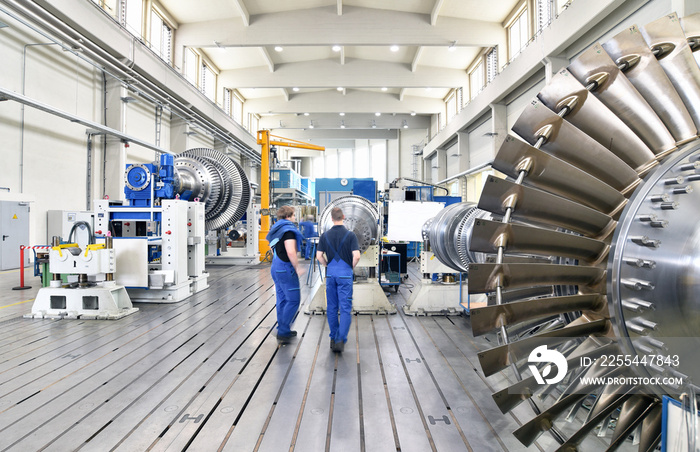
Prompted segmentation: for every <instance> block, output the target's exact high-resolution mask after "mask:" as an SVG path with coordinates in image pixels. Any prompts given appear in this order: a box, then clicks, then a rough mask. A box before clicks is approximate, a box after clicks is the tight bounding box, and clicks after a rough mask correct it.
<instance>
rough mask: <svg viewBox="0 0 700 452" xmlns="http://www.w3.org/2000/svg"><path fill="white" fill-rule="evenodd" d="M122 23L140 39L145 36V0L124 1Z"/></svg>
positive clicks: (122, 4)
mask: <svg viewBox="0 0 700 452" xmlns="http://www.w3.org/2000/svg"><path fill="white" fill-rule="evenodd" d="M121 11H122V14H121V23H122V25H123V26H124V27H125V28H126V29H127V30H129V32H130V33H131V34H133V35H135V36H138V37H139V38H140V37H142V36H143V31H142V30H143V22H144V21H143V0H122V3H121Z"/></svg>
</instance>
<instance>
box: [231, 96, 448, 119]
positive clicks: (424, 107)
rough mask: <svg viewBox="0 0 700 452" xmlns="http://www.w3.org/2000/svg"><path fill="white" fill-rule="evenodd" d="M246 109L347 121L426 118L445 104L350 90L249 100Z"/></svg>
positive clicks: (423, 98) (430, 100)
mask: <svg viewBox="0 0 700 452" xmlns="http://www.w3.org/2000/svg"><path fill="white" fill-rule="evenodd" d="M245 105H246V110H247V111H250V112H256V113H261V114H296V113H301V112H308V113H311V115H314V114H318V113H324V114H325V113H329V112H338V111H342V112H345V114H346V117H347V118H348V119H350V115H352V114H356V113H361V114H374V112H376V111H379V112H384V113H387V112H391V113H397V114H411V112H413V111H416V112H418V113H419V114H427V115H429V114H437V113H439V112H442V111H444V110H445V102H443V101H442V99H435V98H430V97H416V96H408V95H405V96H404V98H403V100H402V101H400V100H399V98H398V97H397V96H396V94H386V93H377V92H371V91H359V90H349V91H348V93H347V94H346V95H345V96H343V95H342V93H340V92H338V91H335V90H333V92H328V91H316V92H311V93H296V94H294V95H293V96H290V97H289V101H286V100H285V99H284V96H282V95H279V96H276V97H260V98H252V99H248V100H246V103H245ZM383 116H384V115H382V116H380V118H381V117H383ZM338 118H339V119H340V116H338ZM307 122H308V118H307Z"/></svg>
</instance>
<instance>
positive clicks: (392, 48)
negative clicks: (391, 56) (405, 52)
mask: <svg viewBox="0 0 700 452" xmlns="http://www.w3.org/2000/svg"><path fill="white" fill-rule="evenodd" d="M389 50H391V51H392V52H398V51H399V46H397V45H393V46H391V47H389Z"/></svg>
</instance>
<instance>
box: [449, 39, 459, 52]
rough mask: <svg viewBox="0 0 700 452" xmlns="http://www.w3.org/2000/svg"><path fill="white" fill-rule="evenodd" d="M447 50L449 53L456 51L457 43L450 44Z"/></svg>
mask: <svg viewBox="0 0 700 452" xmlns="http://www.w3.org/2000/svg"><path fill="white" fill-rule="evenodd" d="M447 50H448V51H450V52H454V51H455V50H457V41H452V43H451V44H450V45H449V46H448V47H447Z"/></svg>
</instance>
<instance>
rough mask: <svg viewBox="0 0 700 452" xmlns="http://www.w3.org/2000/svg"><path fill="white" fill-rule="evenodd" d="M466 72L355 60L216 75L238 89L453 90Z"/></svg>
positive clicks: (463, 81) (464, 81) (465, 80)
mask: <svg viewBox="0 0 700 452" xmlns="http://www.w3.org/2000/svg"><path fill="white" fill-rule="evenodd" d="M468 82H469V76H468V75H467V72H466V71H464V70H462V69H448V68H439V67H431V66H419V67H417V68H416V71H415V72H412V71H411V70H410V68H409V67H408V65H407V64H401V63H391V62H387V61H374V60H355V59H351V60H348V61H346V63H345V64H344V65H342V66H341V65H339V64H338V63H337V62H336V61H335V60H330V59H329V60H312V61H301V62H298V63H285V64H278V65H277V66H276V67H275V71H274V72H270V71H269V70H268V67H266V66H258V67H253V68H243V69H231V70H224V71H221V73H219V83H221V84H222V86H231V87H235V88H238V89H241V88H284V87H290V86H298V87H299V88H332V89H334V90H335V88H337V87H338V86H342V87H344V88H381V87H383V86H386V87H397V88H424V87H428V86H429V87H432V88H454V87H456V86H466V85H467V83H468Z"/></svg>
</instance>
